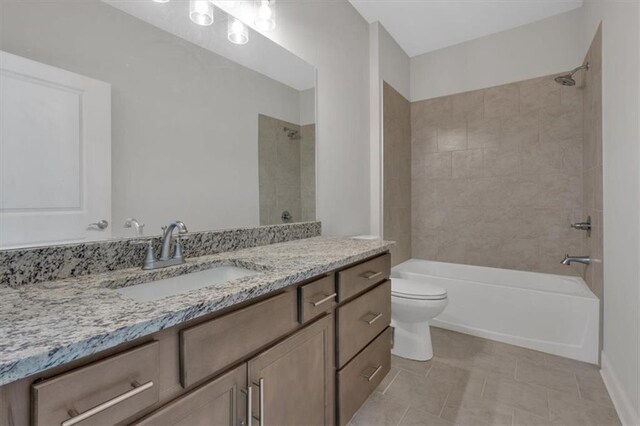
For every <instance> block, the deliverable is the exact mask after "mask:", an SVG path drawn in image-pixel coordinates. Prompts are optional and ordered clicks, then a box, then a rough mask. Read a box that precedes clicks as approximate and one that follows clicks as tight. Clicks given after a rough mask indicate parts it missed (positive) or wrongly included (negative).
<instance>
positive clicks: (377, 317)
mask: <svg viewBox="0 0 640 426" xmlns="http://www.w3.org/2000/svg"><path fill="white" fill-rule="evenodd" d="M371 315H373V317H371V318H370V319H365V318H367V317H369V316H371ZM380 318H382V312H378V313H377V314H376V313H373V312H371V313H370V314H368V315H367V316H366V317H364V318H363V319H362V321H364V322H366V323H367V324H369V325H371V324H373V323H374V322H376V321H378V320H379V319H380Z"/></svg>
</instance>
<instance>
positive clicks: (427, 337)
mask: <svg viewBox="0 0 640 426" xmlns="http://www.w3.org/2000/svg"><path fill="white" fill-rule="evenodd" d="M391 326H392V327H395V330H394V333H393V348H392V349H391V353H392V354H393V355H396V356H399V357H402V358H407V359H412V360H415V361H428V360H430V359H431V358H433V345H432V344H431V330H430V329H429V322H428V321H424V322H413V323H406V322H400V321H395V320H392V321H391Z"/></svg>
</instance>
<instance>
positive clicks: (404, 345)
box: [391, 278, 448, 361]
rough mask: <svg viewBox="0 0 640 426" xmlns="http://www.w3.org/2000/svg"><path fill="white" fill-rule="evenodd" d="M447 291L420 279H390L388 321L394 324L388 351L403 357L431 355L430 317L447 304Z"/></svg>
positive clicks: (433, 316)
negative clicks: (389, 319) (391, 344)
mask: <svg viewBox="0 0 640 426" xmlns="http://www.w3.org/2000/svg"><path fill="white" fill-rule="evenodd" d="M447 302H448V300H447V291H446V290H445V289H443V288H441V287H438V286H435V285H433V284H429V283H426V282H421V281H413V280H407V279H402V278H392V279H391V325H392V326H393V327H394V328H395V330H394V338H393V348H392V350H391V352H392V353H393V354H394V355H397V356H400V357H402V358H407V359H413V360H416V361H427V360H430V359H431V358H433V346H432V345H431V331H430V330H429V320H431V319H433V318H435V317H436V316H438V315H439V314H440V313H442V311H444V308H445V307H446V306H447Z"/></svg>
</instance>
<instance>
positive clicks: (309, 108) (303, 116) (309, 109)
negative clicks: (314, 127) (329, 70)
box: [298, 88, 316, 126]
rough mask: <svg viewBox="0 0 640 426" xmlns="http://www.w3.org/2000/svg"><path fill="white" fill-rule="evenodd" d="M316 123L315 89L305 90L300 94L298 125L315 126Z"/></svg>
mask: <svg viewBox="0 0 640 426" xmlns="http://www.w3.org/2000/svg"><path fill="white" fill-rule="evenodd" d="M315 122H316V89H315V88H313V89H307V90H302V91H301V92H300V122H299V123H298V124H300V125H301V126H305V125H307V124H315Z"/></svg>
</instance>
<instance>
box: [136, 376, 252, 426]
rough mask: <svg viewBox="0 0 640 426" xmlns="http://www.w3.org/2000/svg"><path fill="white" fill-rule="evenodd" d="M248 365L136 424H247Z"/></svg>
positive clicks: (174, 425)
mask: <svg viewBox="0 0 640 426" xmlns="http://www.w3.org/2000/svg"><path fill="white" fill-rule="evenodd" d="M246 384H247V366H246V364H242V365H241V366H239V367H237V368H235V369H234V370H231V371H230V372H228V373H226V374H223V375H222V376H221V377H218V378H217V379H214V380H212V381H210V382H207V383H205V384H204V385H202V386H200V387H198V388H197V389H195V390H193V391H191V392H189V393H187V394H186V395H184V396H182V397H180V398H178V399H177V400H175V401H173V402H170V403H169V404H167V405H165V406H164V407H162V408H160V409H159V410H157V411H156V412H154V413H153V414H151V415H149V416H147V417H145V418H144V419H142V420H140V421H139V422H136V423H134V425H135V426H238V425H240V424H247V398H246V395H247V393H246V392H247V391H246Z"/></svg>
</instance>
